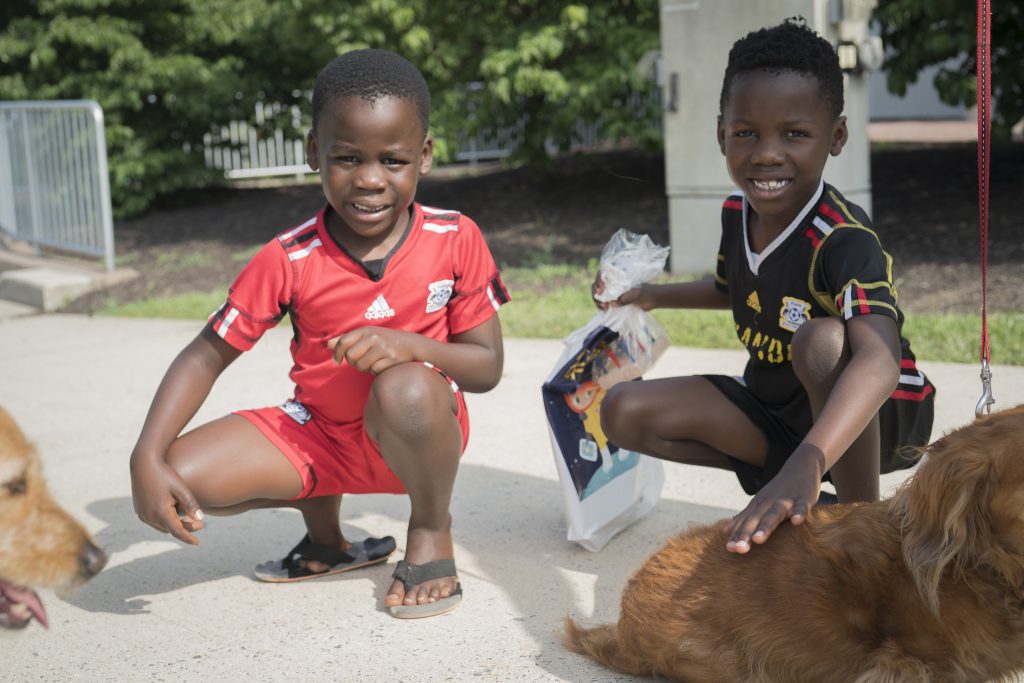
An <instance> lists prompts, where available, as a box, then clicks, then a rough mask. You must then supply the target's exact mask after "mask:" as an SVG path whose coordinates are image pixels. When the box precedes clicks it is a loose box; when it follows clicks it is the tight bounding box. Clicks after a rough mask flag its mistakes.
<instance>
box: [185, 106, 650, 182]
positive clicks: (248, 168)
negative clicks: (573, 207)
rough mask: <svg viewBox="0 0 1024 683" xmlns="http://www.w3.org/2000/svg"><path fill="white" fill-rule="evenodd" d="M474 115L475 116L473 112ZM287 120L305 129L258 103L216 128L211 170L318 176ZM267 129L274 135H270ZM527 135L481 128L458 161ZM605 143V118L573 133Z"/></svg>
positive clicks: (518, 127)
mask: <svg viewBox="0 0 1024 683" xmlns="http://www.w3.org/2000/svg"><path fill="white" fill-rule="evenodd" d="M477 89H478V88H477ZM659 97H660V91H659V90H658V89H657V88H652V89H651V90H650V91H648V92H634V93H631V94H630V96H629V97H628V98H627V99H626V101H625V102H624V103H623V106H625V107H628V108H629V109H631V110H633V111H635V112H640V111H643V110H644V109H645V108H646V107H648V105H649V104H650V102H651V99H652V98H654V99H657V98H659ZM654 111H655V113H656V114H657V116H656V118H655V125H657V126H659V127H660V125H661V114H660V108H659V107H655V108H654ZM469 116H470V117H472V116H473V112H472V108H470V112H469ZM282 117H284V118H290V122H291V126H290V128H291V130H292V131H296V130H302V121H301V112H300V110H299V107H297V106H294V105H292V106H290V107H288V108H285V107H283V106H282V105H280V104H266V103H260V104H257V105H256V116H255V124H253V125H250V124H249V123H247V122H245V121H232V122H231V123H229V124H228V125H226V126H215V127H214V128H213V129H212V130H211V132H209V133H207V134H206V135H204V136H203V144H202V152H203V158H204V160H205V162H206V166H207V168H213V169H218V170H222V171H224V176H225V177H226V178H229V179H231V180H239V179H244V178H260V177H269V176H279V175H302V174H304V173H312V171H310V169H309V166H308V165H306V156H305V144H306V143H305V140H303V139H300V138H294V137H291V138H286V134H285V133H284V131H283V130H282V129H281V128H277V127H272V126H271V125H270V124H271V123H272V122H273V121H274V120H275V119H278V120H279V119H280V118H282ZM261 131H269V134H268V133H261ZM524 131H525V120H520V121H518V122H517V123H515V124H513V125H509V126H481V127H480V129H479V130H478V132H477V133H476V134H475V135H472V136H469V135H466V136H463V137H461V138H460V139H459V140H457V141H456V144H455V149H454V150H453V154H452V158H453V159H454V160H455V161H468V162H470V163H476V162H477V161H483V160H487V159H503V158H505V157H507V156H509V155H511V154H512V153H513V152H514V151H515V150H516V148H517V147H519V145H520V144H522V140H523V134H524ZM603 139H604V138H603V131H602V125H601V121H600V120H598V121H583V120H580V121H579V122H577V124H576V127H575V129H574V130H573V132H572V134H571V148H572V149H580V148H585V147H591V146H593V145H596V144H598V143H600V142H602V141H603Z"/></svg>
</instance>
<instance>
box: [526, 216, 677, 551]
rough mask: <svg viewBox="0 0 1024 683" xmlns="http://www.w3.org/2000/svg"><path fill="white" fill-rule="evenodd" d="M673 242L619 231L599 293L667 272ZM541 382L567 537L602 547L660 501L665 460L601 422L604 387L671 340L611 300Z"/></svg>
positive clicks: (608, 248) (650, 360) (641, 366)
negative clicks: (633, 447)
mask: <svg viewBox="0 0 1024 683" xmlns="http://www.w3.org/2000/svg"><path fill="white" fill-rule="evenodd" d="M668 252H669V248H668V247H660V246H658V245H656V244H654V243H653V242H652V241H651V239H650V238H649V237H648V236H646V235H636V234H633V233H630V232H627V231H625V230H619V231H618V232H616V233H615V234H614V235H613V236H612V238H611V239H610V240H609V241H608V244H606V245H605V247H604V250H603V251H602V252H601V263H600V268H599V277H600V278H601V280H602V281H603V284H604V287H603V289H602V290H601V292H600V293H599V294H595V295H594V298H595V299H596V300H598V301H614V300H615V299H618V298H619V297H620V296H621V295H622V294H623V293H624V292H626V291H628V290H630V289H633V288H634V287H638V286H640V285H641V284H643V283H644V282H647V281H648V280H650V279H651V278H653V277H655V276H656V275H657V274H658V273H660V272H662V270H663V269H664V267H665V260H666V259H667V258H668ZM564 343H565V349H564V350H563V352H562V355H561V356H560V357H559V359H558V362H557V363H556V364H555V368H554V371H553V372H552V374H551V375H550V376H549V378H548V380H547V381H546V382H545V383H544V386H543V388H542V393H543V396H544V408H545V411H546V413H547V417H548V426H549V428H550V432H551V443H552V448H553V450H554V455H555V465H556V467H557V469H558V477H559V480H560V481H561V484H562V491H563V494H564V496H565V503H566V516H567V518H568V525H569V529H568V539H569V540H570V541H576V542H577V543H579V544H580V545H582V546H583V547H584V548H587V549H588V550H591V551H598V550H600V549H601V548H603V547H604V545H605V544H606V543H607V542H608V541H609V540H611V538H612V537H613V536H614V535H615V534H617V533H618V532H619V531H621V530H622V529H624V528H625V527H626V526H628V525H629V524H631V523H632V522H634V521H636V520H637V519H639V518H640V517H642V516H643V515H645V514H646V513H647V512H648V511H649V510H650V509H651V508H652V507H654V505H655V504H656V503H657V501H658V498H659V496H660V495H661V486H662V483H663V481H664V475H663V472H662V464H661V461H660V460H656V459H654V458H650V457H648V456H645V455H640V454H638V453H634V452H632V451H627V450H625V449H622V448H619V447H618V446H616V445H615V444H613V443H611V442H609V441H608V439H607V437H605V435H604V431H603V430H602V429H601V418H600V409H601V401H602V400H603V399H604V395H605V392H606V391H607V390H608V389H609V388H611V387H612V386H613V385H615V384H617V383H618V382H623V381H630V380H634V379H638V378H639V377H640V376H641V375H642V374H643V373H644V372H646V371H647V370H649V369H650V368H651V367H652V366H653V365H654V363H655V361H657V359H658V358H659V357H660V356H661V354H662V353H663V352H664V350H665V349H666V348H667V347H668V345H669V340H668V336H667V335H666V334H665V332H664V330H662V328H661V326H660V325H658V323H657V322H656V321H655V320H654V318H653V317H651V316H650V314H648V313H647V312H646V311H644V310H642V309H641V308H639V307H638V306H634V305H627V306H609V307H608V308H607V309H606V310H601V311H598V312H597V313H596V314H595V315H594V317H593V318H591V319H590V321H589V322H588V323H587V324H586V325H584V326H583V327H581V328H579V329H578V330H576V331H574V332H573V333H572V334H570V335H569V336H568V337H566V338H565V340H564Z"/></svg>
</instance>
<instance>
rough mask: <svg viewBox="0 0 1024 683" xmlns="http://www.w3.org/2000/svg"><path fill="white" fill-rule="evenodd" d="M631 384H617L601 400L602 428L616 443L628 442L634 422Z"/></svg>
mask: <svg viewBox="0 0 1024 683" xmlns="http://www.w3.org/2000/svg"><path fill="white" fill-rule="evenodd" d="M629 393H630V386H629V384H626V383H623V384H616V385H615V386H613V387H612V388H611V389H609V390H608V393H607V394H605V397H604V400H603V401H601V429H603V430H604V433H605V436H607V437H608V438H609V439H611V440H612V441H613V442H615V443H616V444H619V445H622V444H624V443H626V442H628V441H629V440H630V439H629V431H628V427H629V425H630V424H631V423H632V422H633V417H634V416H633V415H632V413H633V412H634V411H633V410H632V408H633V404H634V403H633V401H631V400H630V397H629Z"/></svg>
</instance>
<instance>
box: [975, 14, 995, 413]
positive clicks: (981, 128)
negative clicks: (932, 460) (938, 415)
mask: <svg viewBox="0 0 1024 683" xmlns="http://www.w3.org/2000/svg"><path fill="white" fill-rule="evenodd" d="M990 19H991V11H990V9H989V0H978V55H977V81H978V225H979V230H980V232H981V388H982V393H981V398H980V399H978V404H977V405H976V406H975V408H974V414H975V416H976V417H981V416H982V415H984V414H987V413H991V412H992V404H993V403H995V398H993V397H992V371H991V370H990V369H989V358H990V355H989V348H988V305H987V304H988V302H987V293H988V173H989V159H990V154H989V146H990V139H989V138H990V134H991V131H992V122H991V112H990V111H989V104H990V100H991V97H992V74H991V73H990V70H989V61H990V56H991V50H990V47H989V37H990V35H991V30H990V29H991V26H990Z"/></svg>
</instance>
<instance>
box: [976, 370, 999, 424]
mask: <svg viewBox="0 0 1024 683" xmlns="http://www.w3.org/2000/svg"><path fill="white" fill-rule="evenodd" d="M995 402H996V399H995V397H994V396H992V371H991V370H989V368H988V359H987V358H983V359H982V360H981V398H979V399H978V405H976V406H975V407H974V416H975V417H981V416H982V415H990V414H991V413H992V406H993V405H994V404H995Z"/></svg>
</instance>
